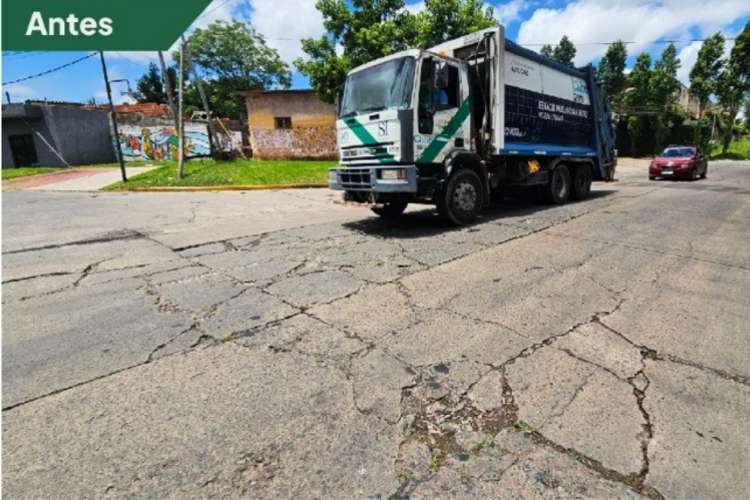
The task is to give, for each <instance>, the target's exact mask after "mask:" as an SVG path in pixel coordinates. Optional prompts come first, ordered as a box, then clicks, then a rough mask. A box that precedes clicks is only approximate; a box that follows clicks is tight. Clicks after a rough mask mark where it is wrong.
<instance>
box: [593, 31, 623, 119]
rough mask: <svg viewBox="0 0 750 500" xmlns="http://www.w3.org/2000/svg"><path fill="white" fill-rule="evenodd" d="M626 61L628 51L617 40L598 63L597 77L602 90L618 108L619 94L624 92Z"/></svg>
mask: <svg viewBox="0 0 750 500" xmlns="http://www.w3.org/2000/svg"><path fill="white" fill-rule="evenodd" d="M627 59H628V51H627V49H626V48H625V44H624V43H622V41H621V40H617V41H616V42H614V43H612V44H611V45H610V46H609V47H608V48H607V53H606V54H604V57H602V59H601V61H599V69H598V73H599V77H600V78H601V79H602V81H603V85H604V90H605V92H606V93H607V95H608V96H609V98H610V101H611V102H612V103H613V104H614V105H615V106H616V107H619V106H618V105H619V102H620V100H621V97H622V96H621V93H622V92H623V91H624V90H625V83H626V78H625V63H626V61H627Z"/></svg>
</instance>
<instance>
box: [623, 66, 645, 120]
mask: <svg viewBox="0 0 750 500" xmlns="http://www.w3.org/2000/svg"><path fill="white" fill-rule="evenodd" d="M651 72H652V70H651V56H650V55H649V54H648V52H641V53H640V54H638V57H637V58H636V60H635V65H634V66H633V70H632V71H631V72H630V75H628V79H627V82H628V83H627V85H628V89H627V91H626V93H625V98H624V101H625V106H626V109H627V111H628V112H630V113H632V112H634V111H637V110H638V109H639V108H640V109H643V108H646V107H647V106H648V101H649V100H650V93H651Z"/></svg>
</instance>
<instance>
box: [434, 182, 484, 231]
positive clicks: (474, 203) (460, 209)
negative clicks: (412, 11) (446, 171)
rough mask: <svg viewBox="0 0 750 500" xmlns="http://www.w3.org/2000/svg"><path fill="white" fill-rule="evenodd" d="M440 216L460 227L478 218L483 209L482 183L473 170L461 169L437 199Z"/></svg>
mask: <svg viewBox="0 0 750 500" xmlns="http://www.w3.org/2000/svg"><path fill="white" fill-rule="evenodd" d="M437 207H438V212H440V214H441V215H442V216H443V217H445V218H447V219H449V220H450V221H451V222H453V223H454V224H456V225H458V226H462V225H464V224H468V223H470V222H472V221H473V220H474V219H476V218H477V216H478V215H479V211H480V210H481V208H482V181H481V180H480V179H479V176H478V175H477V174H476V172H474V171H473V170H469V169H461V170H459V171H458V172H456V173H455V174H454V175H453V176H452V177H451V178H450V179H449V180H448V183H447V184H446V186H445V191H443V192H442V193H440V194H439V195H438V197H437Z"/></svg>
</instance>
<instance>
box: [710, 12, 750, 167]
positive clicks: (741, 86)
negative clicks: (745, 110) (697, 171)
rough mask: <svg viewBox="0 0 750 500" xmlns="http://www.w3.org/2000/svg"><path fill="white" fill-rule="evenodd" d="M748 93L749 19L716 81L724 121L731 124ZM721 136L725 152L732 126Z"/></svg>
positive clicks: (730, 136)
mask: <svg viewBox="0 0 750 500" xmlns="http://www.w3.org/2000/svg"><path fill="white" fill-rule="evenodd" d="M748 94H750V21H748V23H747V24H745V27H744V28H743V29H742V32H741V33H740V34H739V35H738V36H737V39H736V40H735V42H734V47H732V52H731V53H730V55H729V60H728V61H727V62H726V64H725V65H724V69H723V70H722V71H721V74H720V75H719V78H718V80H717V83H716V96H717V97H718V98H719V104H721V108H722V113H721V114H722V118H723V119H724V121H725V123H727V124H733V123H734V122H735V119H736V118H737V114H738V113H739V111H740V107H741V106H742V104H743V103H744V102H745V99H747V98H748ZM724 129H725V131H724V133H723V137H722V152H723V153H726V152H727V150H728V149H729V145H730V143H731V141H732V126H731V125H729V126H725V127H724Z"/></svg>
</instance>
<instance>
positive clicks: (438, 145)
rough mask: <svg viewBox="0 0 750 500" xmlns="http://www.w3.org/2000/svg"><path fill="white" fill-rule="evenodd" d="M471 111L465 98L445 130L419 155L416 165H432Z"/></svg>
mask: <svg viewBox="0 0 750 500" xmlns="http://www.w3.org/2000/svg"><path fill="white" fill-rule="evenodd" d="M470 110H471V105H470V102H469V99H468V98H467V99H466V100H464V102H462V103H461V106H460V107H459V108H458V111H456V114H455V115H453V117H452V118H451V119H450V121H449V122H448V124H447V125H446V126H445V128H444V129H443V130H442V132H440V133H439V134H438V135H436V136H435V137H434V138H433V139H432V141H431V142H430V143H429V144H428V145H427V147H426V148H425V149H424V151H422V154H421V155H419V158H418V159H417V162H418V163H432V162H433V161H435V158H436V157H437V155H438V154H440V151H442V150H443V148H444V147H445V145H446V144H448V141H450V139H451V137H453V136H454V135H456V132H458V129H460V128H461V126H462V125H463V124H464V122H465V121H466V118H467V117H468V116H469V111H470Z"/></svg>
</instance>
